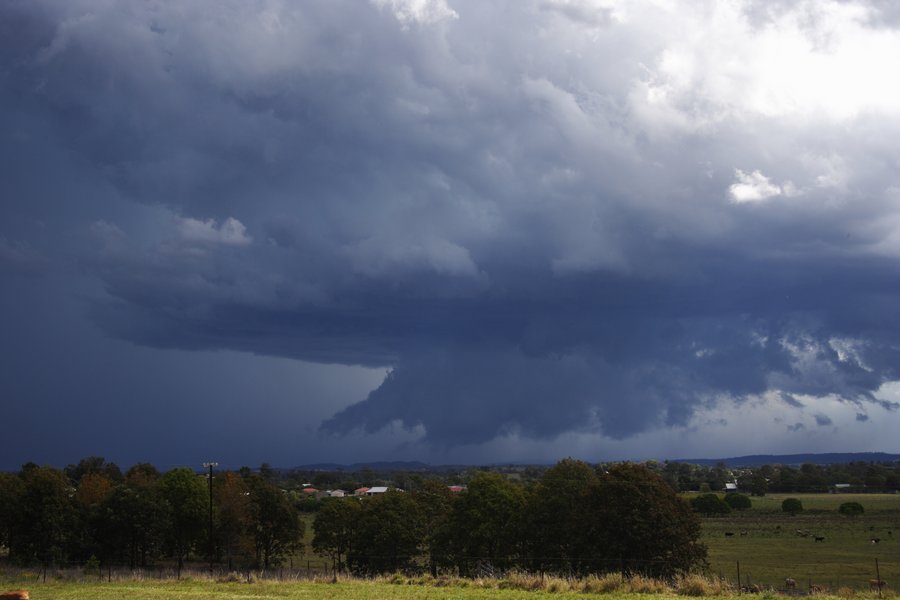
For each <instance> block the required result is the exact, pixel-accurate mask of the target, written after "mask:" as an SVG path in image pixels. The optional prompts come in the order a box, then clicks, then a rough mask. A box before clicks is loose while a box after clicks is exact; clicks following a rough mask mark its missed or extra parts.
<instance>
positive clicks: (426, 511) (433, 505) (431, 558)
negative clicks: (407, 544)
mask: <svg viewBox="0 0 900 600" xmlns="http://www.w3.org/2000/svg"><path fill="white" fill-rule="evenodd" d="M413 500H415V501H416V504H417V505H418V507H419V513H420V514H421V516H422V526H423V529H424V538H423V540H422V541H423V543H424V545H425V547H426V549H427V553H428V567H429V570H430V571H431V575H432V576H433V577H437V571H438V566H439V565H441V564H444V563H446V562H447V549H446V547H445V546H444V544H443V543H442V541H441V539H442V538H441V536H442V532H443V531H444V529H445V528H446V526H447V521H448V519H449V518H450V509H451V507H452V505H453V493H452V492H451V491H450V489H449V488H448V487H447V486H446V485H445V484H444V483H443V482H441V481H438V480H436V479H428V480H425V481H422V482H420V483H419V485H418V489H416V491H415V492H414V493H413Z"/></svg>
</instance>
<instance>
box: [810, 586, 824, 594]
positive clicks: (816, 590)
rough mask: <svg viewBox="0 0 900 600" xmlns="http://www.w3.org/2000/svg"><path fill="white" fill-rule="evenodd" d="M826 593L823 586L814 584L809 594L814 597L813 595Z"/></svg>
mask: <svg viewBox="0 0 900 600" xmlns="http://www.w3.org/2000/svg"><path fill="white" fill-rule="evenodd" d="M824 591H825V588H823V587H822V586H821V585H816V584H814V583H811V584H809V593H810V595H812V594H821V593H822V592H824Z"/></svg>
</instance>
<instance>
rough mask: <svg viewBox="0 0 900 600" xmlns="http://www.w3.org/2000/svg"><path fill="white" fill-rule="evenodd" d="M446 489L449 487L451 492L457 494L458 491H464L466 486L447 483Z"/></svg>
mask: <svg viewBox="0 0 900 600" xmlns="http://www.w3.org/2000/svg"><path fill="white" fill-rule="evenodd" d="M447 489H449V490H450V491H451V492H454V493H456V494H458V493H459V492H464V491H466V486H464V485H448V486H447Z"/></svg>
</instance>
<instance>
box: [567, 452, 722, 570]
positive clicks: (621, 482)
mask: <svg viewBox="0 0 900 600" xmlns="http://www.w3.org/2000/svg"><path fill="white" fill-rule="evenodd" d="M583 535H584V536H585V539H586V540H589V541H590V544H591V548H592V550H593V553H592V555H593V557H594V560H595V569H596V570H598V571H610V570H623V571H627V572H637V573H643V574H646V575H651V576H654V577H669V576H672V575H674V574H677V573H684V572H687V571H690V570H691V569H693V568H695V567H697V566H701V565H704V564H705V561H706V547H705V546H704V545H703V544H701V543H700V542H699V541H698V540H699V538H700V519H699V518H698V517H697V515H696V514H695V513H694V512H693V511H692V510H691V508H690V507H689V506H688V504H687V503H686V502H685V501H684V500H682V499H681V498H680V497H678V495H677V494H676V493H675V492H674V491H673V490H672V488H671V487H669V486H668V485H667V484H666V482H665V481H664V480H663V479H662V478H661V477H659V476H658V475H656V474H654V473H652V472H650V471H649V470H647V469H646V468H645V467H642V466H640V465H634V464H620V465H614V466H612V467H610V468H609V470H608V471H607V472H605V473H603V474H601V475H599V477H598V481H597V483H596V484H594V485H592V486H591V489H590V490H589V491H588V495H587V502H586V506H585V528H584V531H583Z"/></svg>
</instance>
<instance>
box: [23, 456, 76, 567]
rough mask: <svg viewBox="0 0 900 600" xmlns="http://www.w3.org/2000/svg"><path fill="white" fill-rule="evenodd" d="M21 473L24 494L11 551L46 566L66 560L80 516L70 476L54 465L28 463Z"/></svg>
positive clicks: (26, 559) (24, 558)
mask: <svg viewBox="0 0 900 600" xmlns="http://www.w3.org/2000/svg"><path fill="white" fill-rule="evenodd" d="M21 475H22V477H23V480H24V493H23V495H22V502H21V505H20V508H21V509H20V510H19V511H18V514H19V522H18V524H17V525H16V526H14V528H13V539H12V540H11V545H10V549H11V551H12V552H13V553H14V554H15V555H16V556H17V557H18V558H19V559H20V560H25V561H30V560H37V561H40V562H41V563H42V564H44V565H48V564H51V563H56V562H59V561H62V560H65V558H66V550H67V548H68V547H69V544H70V542H71V541H72V539H73V537H74V530H75V527H74V526H75V522H76V515H77V512H76V509H75V504H74V501H73V498H72V496H73V493H72V492H73V491H74V490H73V489H72V488H71V486H70V484H69V480H68V478H67V477H66V476H65V475H64V474H63V473H62V471H59V470H57V469H54V468H52V467H33V466H28V468H27V469H26V470H23V472H22V474H21Z"/></svg>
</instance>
